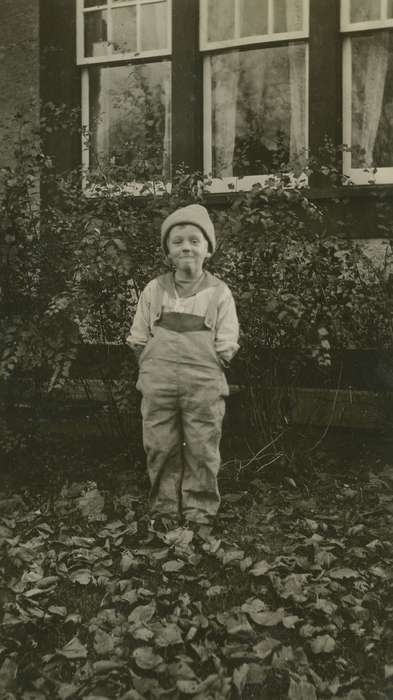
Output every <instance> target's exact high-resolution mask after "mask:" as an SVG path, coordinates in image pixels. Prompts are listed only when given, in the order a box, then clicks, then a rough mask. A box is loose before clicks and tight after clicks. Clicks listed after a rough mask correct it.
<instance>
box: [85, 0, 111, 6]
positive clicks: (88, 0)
mask: <svg viewBox="0 0 393 700" xmlns="http://www.w3.org/2000/svg"><path fill="white" fill-rule="evenodd" d="M84 4H85V7H96V6H98V5H106V0H85V3H84Z"/></svg>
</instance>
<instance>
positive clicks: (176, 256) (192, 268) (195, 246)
mask: <svg viewBox="0 0 393 700" xmlns="http://www.w3.org/2000/svg"><path fill="white" fill-rule="evenodd" d="M166 246H167V249H168V257H169V259H170V260H171V262H172V263H173V265H174V266H175V268H176V270H179V271H184V272H188V273H194V274H198V273H199V274H200V273H201V271H202V266H203V262H204V260H205V258H207V257H208V256H209V244H208V242H207V240H206V238H205V236H204V235H203V233H202V231H201V230H200V229H199V228H198V226H194V224H184V225H179V226H174V227H173V228H172V229H171V230H170V232H169V234H168V238H167V240H166Z"/></svg>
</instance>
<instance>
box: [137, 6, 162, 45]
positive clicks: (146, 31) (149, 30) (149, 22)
mask: <svg viewBox="0 0 393 700" xmlns="http://www.w3.org/2000/svg"><path fill="white" fill-rule="evenodd" d="M167 13H168V8H167V3H166V2H156V3H152V4H147V5H141V50H142V51H154V49H166V48H168V39H167V36H168V14H167Z"/></svg>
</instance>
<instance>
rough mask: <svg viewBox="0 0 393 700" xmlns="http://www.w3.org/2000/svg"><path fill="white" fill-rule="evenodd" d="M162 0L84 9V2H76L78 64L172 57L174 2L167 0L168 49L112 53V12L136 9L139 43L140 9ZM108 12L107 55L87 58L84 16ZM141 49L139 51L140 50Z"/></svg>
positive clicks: (128, 0) (109, 3) (110, 2)
mask: <svg viewBox="0 0 393 700" xmlns="http://www.w3.org/2000/svg"><path fill="white" fill-rule="evenodd" d="M159 2H160V0H124V2H113V0H106V1H105V4H104V5H95V6H94V7H88V8H85V7H84V0H76V29H77V64H78V65H80V66H83V65H89V64H97V63H118V62H119V61H127V60H131V59H132V60H140V61H144V60H146V59H147V58H156V57H165V56H170V55H171V53H172V0H167V7H168V13H167V16H168V24H167V42H168V48H166V49H154V50H152V51H141V50H140V47H138V46H137V51H127V52H126V51H124V52H120V51H119V52H117V53H111V51H112V49H111V45H110V34H111V27H112V22H111V19H112V18H111V13H112V10H117V9H119V8H122V7H136V17H137V32H136V37H137V42H138V44H139V42H140V31H139V29H140V8H141V5H152V4H155V3H159ZM97 11H106V12H107V16H108V45H107V54H106V55H104V56H85V55H84V54H85V45H84V43H85V32H84V16H85V14H89V13H91V12H97ZM138 48H139V50H138Z"/></svg>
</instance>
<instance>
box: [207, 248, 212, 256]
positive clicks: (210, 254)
mask: <svg viewBox="0 0 393 700" xmlns="http://www.w3.org/2000/svg"><path fill="white" fill-rule="evenodd" d="M211 256H212V253H211V252H210V250H208V251H207V253H206V258H211Z"/></svg>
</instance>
